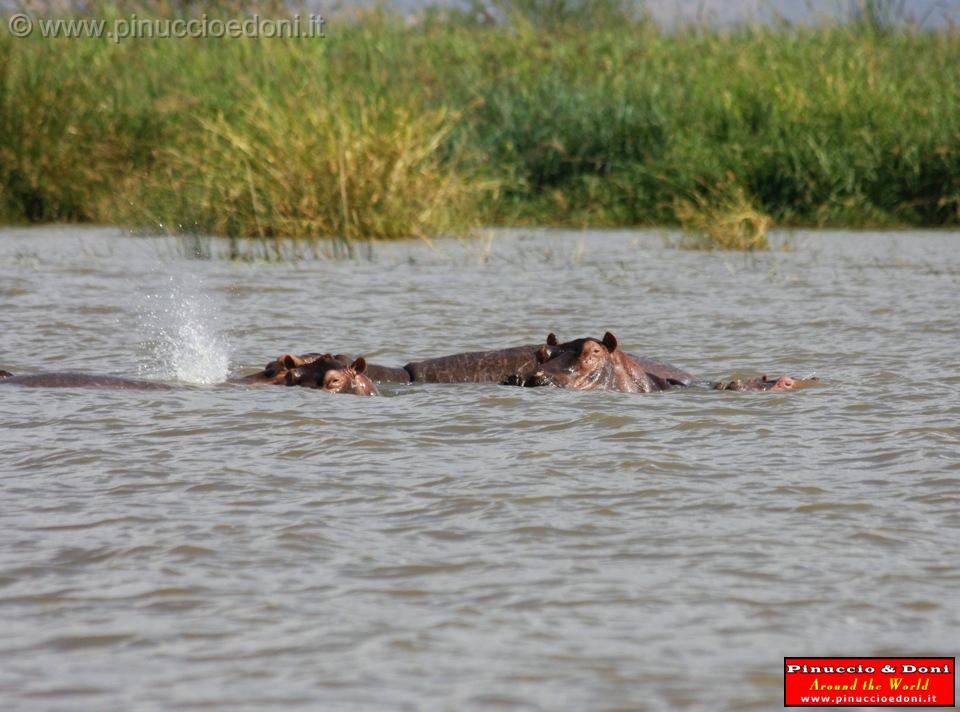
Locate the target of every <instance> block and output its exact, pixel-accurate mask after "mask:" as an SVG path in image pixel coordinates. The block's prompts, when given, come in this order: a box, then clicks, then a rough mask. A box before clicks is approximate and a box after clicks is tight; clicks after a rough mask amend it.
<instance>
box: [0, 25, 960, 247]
mask: <svg viewBox="0 0 960 712" xmlns="http://www.w3.org/2000/svg"><path fill="white" fill-rule="evenodd" d="M120 13H121V10H119V9H118V8H117V7H116V6H112V7H111V6H105V7H101V8H100V9H99V10H98V11H97V14H98V16H100V17H104V16H106V17H110V16H111V15H120ZM592 17H593V18H594V19H593V21H592V22H590V23H584V22H583V21H582V18H581V21H573V20H568V21H561V22H551V23H544V22H535V21H531V20H530V19H529V18H524V17H520V16H516V17H514V18H513V19H512V20H511V21H510V22H507V23H505V24H494V25H487V24H479V23H477V22H475V21H473V20H470V19H465V18H464V17H456V16H451V15H449V14H443V13H439V12H435V13H428V14H426V15H425V16H423V17H422V18H420V20H419V21H418V22H416V23H409V22H407V21H406V20H405V18H402V17H399V16H396V15H390V14H388V13H385V12H382V11H376V12H370V13H367V14H363V15H358V16H356V17H354V18H352V19H349V20H348V19H346V18H344V19H337V20H335V21H333V20H331V22H330V23H329V24H328V25H327V37H326V38H325V39H322V40H321V39H283V40H279V39H274V40H269V39H260V40H251V39H181V40H176V39H153V40H148V39H138V40H126V41H122V42H119V43H114V42H111V41H108V40H106V39H90V38H84V39H62V38H61V39H41V38H38V37H29V38H25V39H17V38H13V37H11V36H10V35H9V34H8V33H6V31H0V221H2V222H7V223H21V222H51V221H78V222H97V223H113V224H123V225H131V226H158V225H163V226H165V228H167V229H173V230H175V231H181V232H198V233H208V234H225V235H238V236H265V237H269V236H280V235H283V236H287V235H293V236H339V237H345V238H354V237H379V238H391V237H405V236H411V235H428V236H429V235H437V234H446V233H457V232H462V231H464V230H467V229H469V228H470V227H471V226H476V225H482V224H507V223H510V224H537V225H549V226H587V225H590V226H603V227H614V226H642V225H681V226H687V225H690V226H692V229H699V228H698V226H700V227H703V226H705V225H709V224H711V223H714V222H717V221H720V220H722V219H723V217H724V215H725V214H730V215H733V216H736V215H747V216H752V217H750V219H751V220H755V221H756V222H757V224H760V223H763V224H767V223H768V222H769V221H770V220H772V221H773V223H774V224H776V225H779V226H829V227H865V226H877V227H888V226H914V227H936V226H951V225H957V224H958V223H960V32H957V31H942V32H919V31H913V30H910V29H909V28H907V29H899V30H891V29H886V30H884V29H883V28H876V27H871V26H867V25H852V26H840V25H836V26H819V27H809V28H794V27H785V26H780V27H765V28H735V29H733V30H727V31H720V30H712V29H709V28H703V27H696V28H687V30H686V31H683V32H678V33H673V34H670V33H664V32H662V31H661V30H659V29H658V28H657V27H656V26H655V25H654V24H653V23H651V22H649V21H648V20H647V19H645V18H644V17H642V16H636V15H633V14H628V13H625V12H613V11H611V13H608V14H606V15H602V16H600V17H599V19H598V17H597V16H592ZM574 19H575V18H574ZM4 24H6V23H4Z"/></svg>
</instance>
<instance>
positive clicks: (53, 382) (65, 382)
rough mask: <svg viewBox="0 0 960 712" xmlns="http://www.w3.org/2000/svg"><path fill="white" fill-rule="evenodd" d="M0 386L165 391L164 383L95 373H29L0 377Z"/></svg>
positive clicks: (168, 388)
mask: <svg viewBox="0 0 960 712" xmlns="http://www.w3.org/2000/svg"><path fill="white" fill-rule="evenodd" d="M0 384H9V385H12V386H14V385H15V386H26V387H31V388H119V389H127V390H142V391H167V390H170V389H171V386H168V385H167V384H166V383H157V382H156V381H144V380H142V379H139V378H121V377H119V376H105V375H101V374H96V373H70V372H59V373H31V374H26V375H22V376H7V377H5V378H3V377H0Z"/></svg>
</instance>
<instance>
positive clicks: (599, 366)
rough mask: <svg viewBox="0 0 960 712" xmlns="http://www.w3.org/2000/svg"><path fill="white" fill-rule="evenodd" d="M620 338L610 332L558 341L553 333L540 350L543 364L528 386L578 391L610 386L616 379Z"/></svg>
mask: <svg viewBox="0 0 960 712" xmlns="http://www.w3.org/2000/svg"><path fill="white" fill-rule="evenodd" d="M616 350H617V337H616V336H614V335H613V334H611V333H610V332H609V331H608V332H607V333H606V334H604V335H603V338H602V339H590V338H587V339H575V340H573V341H567V342H566V343H563V344H560V343H557V337H556V336H555V335H554V334H550V335H549V336H548V337H547V342H546V343H545V344H544V345H543V346H541V347H540V349H539V350H538V351H537V362H538V363H539V364H540V365H539V368H537V371H536V373H534V374H533V376H531V377H530V378H529V379H527V382H526V384H525V385H527V386H558V387H560V388H573V389H576V390H592V389H595V388H609V387H610V386H611V384H612V383H613V382H614V381H615V380H616V375H617V374H616V363H615V361H614V358H613V354H614V352H616Z"/></svg>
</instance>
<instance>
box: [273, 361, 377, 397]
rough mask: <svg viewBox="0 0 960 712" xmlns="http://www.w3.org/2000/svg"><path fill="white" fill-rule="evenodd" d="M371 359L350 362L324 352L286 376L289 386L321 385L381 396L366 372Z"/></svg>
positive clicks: (317, 386)
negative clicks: (344, 362)
mask: <svg viewBox="0 0 960 712" xmlns="http://www.w3.org/2000/svg"><path fill="white" fill-rule="evenodd" d="M366 369H367V362H366V360H364V359H363V357H360V358H357V359H355V360H354V361H353V362H352V363H351V364H350V365H349V366H345V365H344V364H343V362H342V361H340V360H339V359H338V358H337V357H335V356H332V355H331V354H322V355H320V356H319V357H318V358H315V359H313V360H311V361H309V362H308V363H303V364H300V365H298V366H295V367H294V368H291V369H288V370H287V372H286V375H285V377H284V380H285V383H286V385H288V386H303V387H304V388H320V389H323V390H325V391H328V392H330V393H353V394H354V395H358V396H378V395H380V391H378V390H377V387H376V386H375V385H374V383H373V381H371V380H370V378H369V377H368V376H367V375H366V373H365V371H366Z"/></svg>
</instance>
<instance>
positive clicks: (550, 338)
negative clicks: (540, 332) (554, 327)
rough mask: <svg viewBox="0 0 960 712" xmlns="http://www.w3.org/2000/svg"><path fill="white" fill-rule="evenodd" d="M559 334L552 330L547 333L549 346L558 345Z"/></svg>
mask: <svg viewBox="0 0 960 712" xmlns="http://www.w3.org/2000/svg"><path fill="white" fill-rule="evenodd" d="M557 343H558V342H557V335H556V334H554V333H553V332H552V331H551V332H550V333H549V334H547V346H556V345H557Z"/></svg>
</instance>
